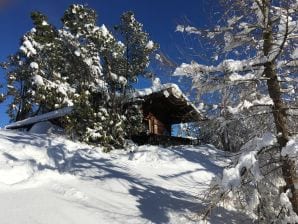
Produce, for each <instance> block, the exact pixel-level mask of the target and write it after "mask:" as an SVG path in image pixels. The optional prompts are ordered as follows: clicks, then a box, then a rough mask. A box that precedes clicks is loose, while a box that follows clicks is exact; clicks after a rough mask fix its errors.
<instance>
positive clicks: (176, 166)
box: [0, 130, 243, 224]
mask: <svg viewBox="0 0 298 224" xmlns="http://www.w3.org/2000/svg"><path fill="white" fill-rule="evenodd" d="M0 142H1V144H0V211H1V212H0V220H1V223H2V224H16V223H22V224H26V223H28V224H35V223H43V224H45V223H55V224H68V223H69V224H76V223H78V224H81V223H85V224H89V223H90V224H93V223H196V222H193V221H191V219H193V218H195V217H196V214H195V212H196V211H198V210H200V209H201V208H202V204H201V203H200V200H199V199H198V198H197V196H198V195H199V194H200V193H202V192H203V190H204V189H206V187H207V185H208V182H209V181H210V179H211V178H212V177H213V176H214V175H215V174H217V173H220V172H221V171H222V168H221V167H222V166H224V165H225V164H226V159H225V158H224V156H223V153H221V152H219V151H216V150H215V149H214V148H213V147H211V146H203V147H197V148H192V147H172V148H158V147H155V146H142V147H138V148H136V149H135V150H134V152H126V151H120V150H118V151H113V152H112V153H110V154H105V153H102V152H101V150H100V148H91V147H90V146H87V145H84V144H81V143H75V142H72V141H69V140H66V139H65V138H63V137H62V136H55V135H53V134H50V135H46V134H33V133H17V132H13V131H6V130H0ZM216 211H217V213H215V214H213V217H212V218H211V220H210V222H211V223H225V220H229V223H238V221H239V220H238V221H237V219H236V217H235V214H236V212H233V211H228V210H225V209H218V210H216ZM242 218H243V217H242Z"/></svg>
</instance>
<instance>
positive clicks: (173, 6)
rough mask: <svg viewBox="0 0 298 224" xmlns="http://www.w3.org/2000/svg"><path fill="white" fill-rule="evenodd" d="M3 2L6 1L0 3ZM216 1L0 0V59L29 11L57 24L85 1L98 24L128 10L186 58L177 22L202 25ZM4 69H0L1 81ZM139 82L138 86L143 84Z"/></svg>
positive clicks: (169, 50)
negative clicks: (96, 14) (38, 12)
mask: <svg viewBox="0 0 298 224" xmlns="http://www.w3.org/2000/svg"><path fill="white" fill-rule="evenodd" d="M5 2H7V4H4V3H5ZM214 2H217V1H216V0H211V1H210V0H184V1H183V0H77V1H74V0H0V30H1V35H0V61H4V60H6V58H7V56H8V55H10V54H13V53H14V52H15V51H16V50H17V49H18V47H19V40H20V38H21V37H22V35H23V34H24V33H25V32H27V31H28V30H30V29H31V28H32V22H31V19H30V12H32V11H36V10H37V11H41V12H42V13H44V14H45V15H47V16H48V18H49V21H50V22H51V23H52V24H54V25H55V26H57V27H60V25H61V23H60V18H61V17H62V15H63V12H64V11H65V9H66V8H67V7H68V6H69V5H70V4H74V3H75V4H86V5H88V6H89V7H91V8H93V9H95V10H96V11H97V13H98V15H99V19H98V24H106V25H107V26H108V27H113V25H115V24H117V23H118V22H119V18H120V15H121V14H122V13H123V12H125V11H128V10H131V11H133V12H134V13H135V15H136V18H137V19H138V20H139V21H140V22H141V23H143V24H144V29H145V30H146V31H147V32H148V33H149V34H150V37H151V39H152V40H154V41H155V42H157V43H159V44H160V47H161V50H162V52H164V53H165V54H166V55H168V56H170V57H171V58H172V59H173V60H175V61H176V62H177V63H180V62H181V61H189V60H190V58H188V57H186V56H185V57H184V56H183V55H181V52H180V51H179V48H180V47H183V45H184V44H185V39H184V38H183V36H182V35H181V34H179V33H175V27H176V25H177V24H180V23H183V22H185V21H189V22H191V24H193V25H197V26H206V25H207V24H210V21H209V19H210V18H211V14H213V13H214V12H215V11H216V9H213V7H215V6H216V5H215V4H214ZM3 79H4V71H0V82H3ZM143 85H144V83H142V82H141V83H140V84H139V86H143ZM6 106H7V105H6V104H0V127H2V126H3V125H5V124H6V123H8V117H7V115H6V114H5V110H6Z"/></svg>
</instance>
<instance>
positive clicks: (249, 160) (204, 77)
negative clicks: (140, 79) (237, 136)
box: [175, 0, 298, 223]
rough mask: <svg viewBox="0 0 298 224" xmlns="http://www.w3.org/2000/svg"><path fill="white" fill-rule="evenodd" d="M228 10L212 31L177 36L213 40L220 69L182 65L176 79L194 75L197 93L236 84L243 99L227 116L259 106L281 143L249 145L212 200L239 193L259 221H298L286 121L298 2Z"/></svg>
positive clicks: (253, 1)
mask: <svg viewBox="0 0 298 224" xmlns="http://www.w3.org/2000/svg"><path fill="white" fill-rule="evenodd" d="M223 4H224V6H225V7H226V8H227V10H226V11H225V13H224V14H225V16H226V17H225V18H224V19H223V20H219V21H224V22H222V23H220V24H218V25H217V26H216V27H215V28H214V29H207V30H203V29H197V28H195V27H190V26H178V27H177V30H178V31H181V32H187V33H191V34H196V35H198V37H199V38H203V39H204V40H207V39H208V40H209V42H208V43H210V40H211V41H214V43H215V45H214V52H215V55H214V57H215V59H216V61H219V62H217V65H213V66H211V65H202V64H199V63H197V62H192V63H191V64H182V65H181V66H180V67H179V68H177V69H176V72H175V74H177V75H187V76H190V77H192V78H193V81H194V86H195V87H196V88H198V87H203V86H204V84H207V85H209V86H211V89H212V88H216V85H217V86H220V85H227V86H233V89H234V90H236V93H237V92H238V94H239V95H238V96H237V95H236V96H235V97H232V101H231V102H232V105H229V106H227V107H225V108H227V109H228V112H230V113H232V114H233V113H234V114H238V116H242V115H244V114H243V113H242V111H243V110H250V109H251V108H253V107H259V106H260V107H261V109H262V110H259V111H258V113H262V114H264V113H270V114H272V116H273V120H274V125H275V129H276V134H277V136H276V139H277V141H276V142H275V141H274V138H271V137H269V136H268V135H265V137H264V138H262V139H256V140H252V141H249V142H248V143H247V144H245V145H244V146H243V147H242V149H243V150H245V152H243V154H242V155H241V156H240V158H239V160H238V163H236V165H235V167H232V168H230V169H227V170H225V171H224V174H223V177H222V179H220V180H219V181H217V184H215V185H214V187H215V188H213V189H217V190H218V191H216V192H217V193H216V194H215V195H216V196H215V197H214V198H213V199H215V203H216V202H219V201H220V200H221V199H223V198H227V196H231V193H233V192H234V193H236V192H237V194H238V196H239V197H238V202H241V203H240V204H239V206H240V207H242V208H245V209H247V211H249V212H251V214H254V215H255V216H254V217H255V218H256V219H257V220H259V221H260V222H263V223H281V222H285V223H297V222H298V217H297V215H296V213H298V194H297V189H296V187H295V183H297V180H298V178H297V162H296V159H293V158H296V156H297V154H296V152H295V150H294V146H292V148H291V147H290V145H291V144H292V143H291V141H289V139H290V138H291V131H290V130H289V128H288V116H289V115H290V114H291V111H292V110H293V108H292V109H291V105H293V101H295V100H296V99H297V78H295V77H296V76H297V58H298V56H297V52H298V51H297V44H298V43H297V36H298V35H297V34H298V26H297V24H298V20H297V19H298V13H297V7H298V3H297V1H296V0H287V1H284V0H281V1H271V0H241V1H240V0H228V1H223ZM239 86H242V87H244V89H243V88H239ZM217 88H218V87H217ZM220 88H222V87H220ZM243 90H245V91H243ZM230 91H231V90H230ZM221 94H222V93H221ZM268 105H269V106H268ZM264 108H268V109H264ZM256 115H257V114H255V116H256ZM242 117H243V116H242ZM256 117H257V116H256ZM296 124H297V122H296ZM271 144H273V146H272V145H271ZM286 149H287V150H286ZM280 155H282V156H280ZM260 167H261V172H259V168H260ZM282 180H283V181H284V182H283V181H282ZM245 183H246V184H245ZM216 186H217V187H218V188H216ZM282 187H283V188H282ZM248 194H252V196H253V197H252V198H253V199H252V200H248V198H249V197H248ZM234 197H235V194H234ZM290 201H291V203H289V202H290ZM212 203H213V204H214V201H213V202H212ZM268 205H269V206H268ZM211 207H212V206H211ZM211 207H210V208H211ZM209 211H210V210H208V211H207V212H206V213H205V214H208V213H209Z"/></svg>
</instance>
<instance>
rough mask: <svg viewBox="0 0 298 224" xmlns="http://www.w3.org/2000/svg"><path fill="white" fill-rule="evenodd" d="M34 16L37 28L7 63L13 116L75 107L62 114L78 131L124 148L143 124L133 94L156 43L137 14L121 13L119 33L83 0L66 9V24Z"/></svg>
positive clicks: (73, 132) (67, 125)
mask: <svg viewBox="0 0 298 224" xmlns="http://www.w3.org/2000/svg"><path fill="white" fill-rule="evenodd" d="M31 18H32V20H33V23H34V28H32V29H31V30H30V31H29V32H27V33H26V34H25V35H24V36H23V38H22V40H21V43H20V48H19V51H18V52H17V53H16V54H14V55H12V56H11V57H10V59H9V61H8V62H6V63H4V64H3V67H5V68H6V69H7V83H8V85H7V87H8V91H7V93H6V98H7V99H10V101H11V103H10V105H9V109H8V114H9V116H10V118H11V120H12V121H18V120H22V119H24V118H27V117H30V116H34V115H38V114H43V113H46V112H49V111H53V110H55V109H59V108H63V107H73V112H72V113H71V114H70V115H68V116H66V117H64V118H61V119H60V120H59V124H60V125H62V126H63V127H65V128H66V130H67V131H68V133H69V134H70V135H71V136H74V137H77V138H79V139H80V140H82V141H86V142H94V143H98V142H100V143H101V144H103V145H105V146H106V147H107V150H110V149H112V148H119V147H123V145H124V144H125V141H124V139H125V138H126V137H127V133H129V134H130V133H132V134H133V133H136V132H138V131H140V130H141V128H142V125H141V122H142V118H141V117H142V116H141V111H140V107H139V105H137V104H133V103H131V102H130V101H131V99H130V93H131V92H132V91H133V88H132V86H133V83H135V82H136V81H137V77H138V76H139V75H146V73H148V71H147V68H148V65H149V61H150V55H151V53H152V52H154V51H155V50H156V49H157V48H158V46H157V44H155V43H153V41H151V40H149V37H148V34H147V33H146V32H144V31H143V26H142V24H141V23H139V22H138V21H137V20H136V19H135V17H134V14H133V13H132V12H126V13H124V14H123V15H122V16H121V20H120V24H119V25H117V26H115V29H114V34H112V32H110V31H109V30H108V29H107V28H106V26H105V25H102V26H98V25H97V24H96V22H97V14H96V12H95V11H94V10H93V9H90V8H87V7H84V6H82V5H71V6H70V7H69V8H68V9H67V10H66V11H65V13H64V16H63V17H62V19H61V21H62V27H61V28H60V29H58V28H56V27H54V26H53V25H51V24H49V22H48V21H47V18H46V16H44V15H43V14H42V13H40V12H33V13H32V15H31ZM128 105H129V106H128Z"/></svg>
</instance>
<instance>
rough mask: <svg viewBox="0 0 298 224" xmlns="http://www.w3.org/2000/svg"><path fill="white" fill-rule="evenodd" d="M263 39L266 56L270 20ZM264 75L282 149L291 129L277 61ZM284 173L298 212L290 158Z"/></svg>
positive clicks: (267, 66) (270, 43) (297, 191)
mask: <svg viewBox="0 0 298 224" xmlns="http://www.w3.org/2000/svg"><path fill="white" fill-rule="evenodd" d="M263 39H264V45H263V52H264V55H265V56H268V55H269V54H270V51H271V49H272V46H273V41H272V27H271V24H270V21H269V22H268V25H267V28H266V30H265V31H264V33H263ZM264 75H265V77H266V78H268V80H267V87H268V93H269V96H270V98H271V99H272V101H273V108H272V109H273V117H274V123H275V127H276V131H277V141H278V143H279V147H280V150H281V149H282V148H283V147H284V146H286V144H287V142H288V140H289V129H288V126H287V114H286V108H285V105H284V102H283V101H282V98H281V88H280V84H279V81H278V76H277V72H276V67H275V61H269V62H267V63H266V64H265V70H264ZM282 174H283V177H284V179H285V182H286V187H285V190H287V189H290V190H291V192H292V195H293V196H292V198H290V200H291V203H292V206H293V210H294V211H295V212H296V213H297V214H298V189H295V185H294V183H295V180H296V181H297V180H298V176H297V174H296V166H295V162H294V161H291V160H290V159H288V158H282Z"/></svg>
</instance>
